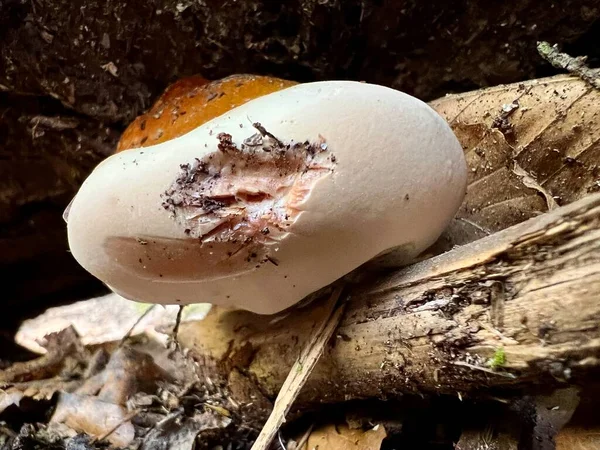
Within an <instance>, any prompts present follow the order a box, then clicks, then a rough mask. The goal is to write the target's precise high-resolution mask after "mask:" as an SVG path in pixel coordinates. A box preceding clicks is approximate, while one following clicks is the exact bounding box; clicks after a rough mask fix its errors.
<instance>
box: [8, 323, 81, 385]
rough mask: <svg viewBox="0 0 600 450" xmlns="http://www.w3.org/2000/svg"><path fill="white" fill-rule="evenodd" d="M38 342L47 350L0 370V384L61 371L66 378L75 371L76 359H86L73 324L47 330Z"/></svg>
mask: <svg viewBox="0 0 600 450" xmlns="http://www.w3.org/2000/svg"><path fill="white" fill-rule="evenodd" d="M40 344H41V345H42V346H43V347H44V348H45V349H46V352H47V353H46V354H45V355H44V356H41V357H40V358H37V359H33V360H31V361H25V362H19V363H15V364H13V365H12V366H10V367H8V368H7V369H5V370H3V371H0V386H3V385H8V384H14V383H19V382H26V381H30V380H40V379H44V378H52V377H55V376H58V375H60V374H62V375H65V378H69V377H72V376H75V375H77V372H79V370H80V367H79V363H80V362H83V361H86V360H87V359H89V356H90V355H89V352H88V351H87V350H86V349H85V348H84V347H83V345H81V342H80V341H79V336H78V335H77V332H76V331H75V329H74V328H72V327H67V328H65V329H63V330H61V331H59V332H57V333H50V334H48V335H47V336H46V337H45V339H44V340H43V341H42V342H41V343H40Z"/></svg>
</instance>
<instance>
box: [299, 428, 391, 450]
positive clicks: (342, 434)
mask: <svg viewBox="0 0 600 450" xmlns="http://www.w3.org/2000/svg"><path fill="white" fill-rule="evenodd" d="M385 437H386V432H385V428H384V427H383V426H382V425H376V426H375V427H373V428H372V429H370V430H367V431H364V430H356V429H351V428H350V427H348V426H347V425H327V426H324V427H321V428H318V429H317V430H315V431H313V432H312V433H311V435H310V436H309V438H308V442H307V445H306V446H305V447H304V449H299V450H312V449H318V450H350V449H356V450H377V449H379V448H381V443H382V442H383V440H384V439H385Z"/></svg>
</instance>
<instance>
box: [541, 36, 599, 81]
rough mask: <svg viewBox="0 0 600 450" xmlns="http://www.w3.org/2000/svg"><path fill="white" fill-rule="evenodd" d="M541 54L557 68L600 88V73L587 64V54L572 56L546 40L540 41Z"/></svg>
mask: <svg viewBox="0 0 600 450" xmlns="http://www.w3.org/2000/svg"><path fill="white" fill-rule="evenodd" d="M537 50H538V52H539V54H540V55H541V56H542V58H544V59H545V60H546V61H548V62H549V63H550V64H552V65H553V66H554V67H556V68H557V69H564V70H566V71H568V72H570V73H573V74H575V75H577V76H578V77H579V78H581V79H582V80H584V81H586V82H587V83H589V84H591V85H592V86H593V87H595V88H596V89H600V74H599V73H598V70H595V69H590V68H589V67H588V66H587V65H586V64H585V62H586V60H587V57H585V56H577V57H575V56H570V55H568V54H566V53H561V52H559V51H558V47H557V46H556V45H550V43H548V42H546V41H540V42H538V44H537Z"/></svg>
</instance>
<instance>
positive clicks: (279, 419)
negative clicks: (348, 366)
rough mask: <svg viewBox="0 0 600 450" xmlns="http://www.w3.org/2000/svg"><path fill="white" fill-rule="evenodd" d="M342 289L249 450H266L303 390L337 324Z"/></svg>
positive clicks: (330, 302)
mask: <svg viewBox="0 0 600 450" xmlns="http://www.w3.org/2000/svg"><path fill="white" fill-rule="evenodd" d="M343 288H344V287H343V285H340V286H338V287H336V289H335V290H334V291H333V293H332V294H331V296H330V297H329V300H328V301H327V305H326V310H327V311H328V314H327V315H325V316H323V317H324V320H323V321H322V322H321V323H319V324H317V325H318V329H317V330H316V331H315V333H314V334H312V336H311V338H310V340H309V341H308V342H307V343H306V347H305V348H304V350H303V352H302V354H301V356H300V357H299V358H298V359H297V360H296V362H295V364H294V365H293V366H292V368H291V369H290V372H289V374H288V376H287V378H286V380H285V382H284V383H283V386H282V387H281V390H280V391H279V394H278V395H277V399H276V400H275V405H274V407H273V411H272V412H271V415H270V416H269V419H268V420H267V422H266V423H265V425H264V427H263V429H262V431H261V432H260V434H259V435H258V438H257V439H256V442H255V443H254V445H253V446H252V450H266V449H268V448H269V446H270V445H271V442H272V441H273V438H274V437H275V435H276V434H277V432H278V431H279V428H280V427H281V425H282V424H283V423H284V422H285V416H286V415H287V413H288V412H289V411H290V408H291V407H292V404H293V403H294V400H296V397H297V396H298V394H299V393H300V390H301V389H302V388H303V387H304V384H305V383H306V380H308V377H309V376H310V374H311V373H312V370H313V368H314V367H315V365H316V364H317V361H318V360H319V358H320V357H321V355H322V354H323V350H324V349H325V346H326V345H327V343H328V342H329V340H330V339H331V336H332V335H333V332H334V331H335V329H336V328H337V327H338V325H339V323H340V319H341V317H342V313H343V310H344V305H343V303H342V304H339V305H338V299H339V298H340V295H341V293H342V290H343Z"/></svg>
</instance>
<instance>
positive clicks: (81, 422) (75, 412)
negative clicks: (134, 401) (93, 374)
mask: <svg viewBox="0 0 600 450" xmlns="http://www.w3.org/2000/svg"><path fill="white" fill-rule="evenodd" d="M131 418H132V414H131V413H130V412H128V411H127V409H125V408H124V407H122V406H120V405H115V404H113V403H108V402H104V401H102V400H99V399H97V398H94V397H88V396H82V395H77V394H67V393H64V392H63V393H61V394H60V397H59V400H58V404H57V405H56V410H55V411H54V414H53V415H52V418H51V419H50V421H51V422H56V423H64V424H65V425H67V426H68V427H70V428H72V429H74V430H76V431H79V432H84V433H87V434H88V435H90V436H93V437H95V438H103V437H104V436H106V439H107V440H108V441H109V442H110V443H111V444H113V445H115V446H118V447H125V446H127V445H128V444H129V443H131V441H133V439H134V437H135V429H134V427H133V424H132V423H131Z"/></svg>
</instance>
